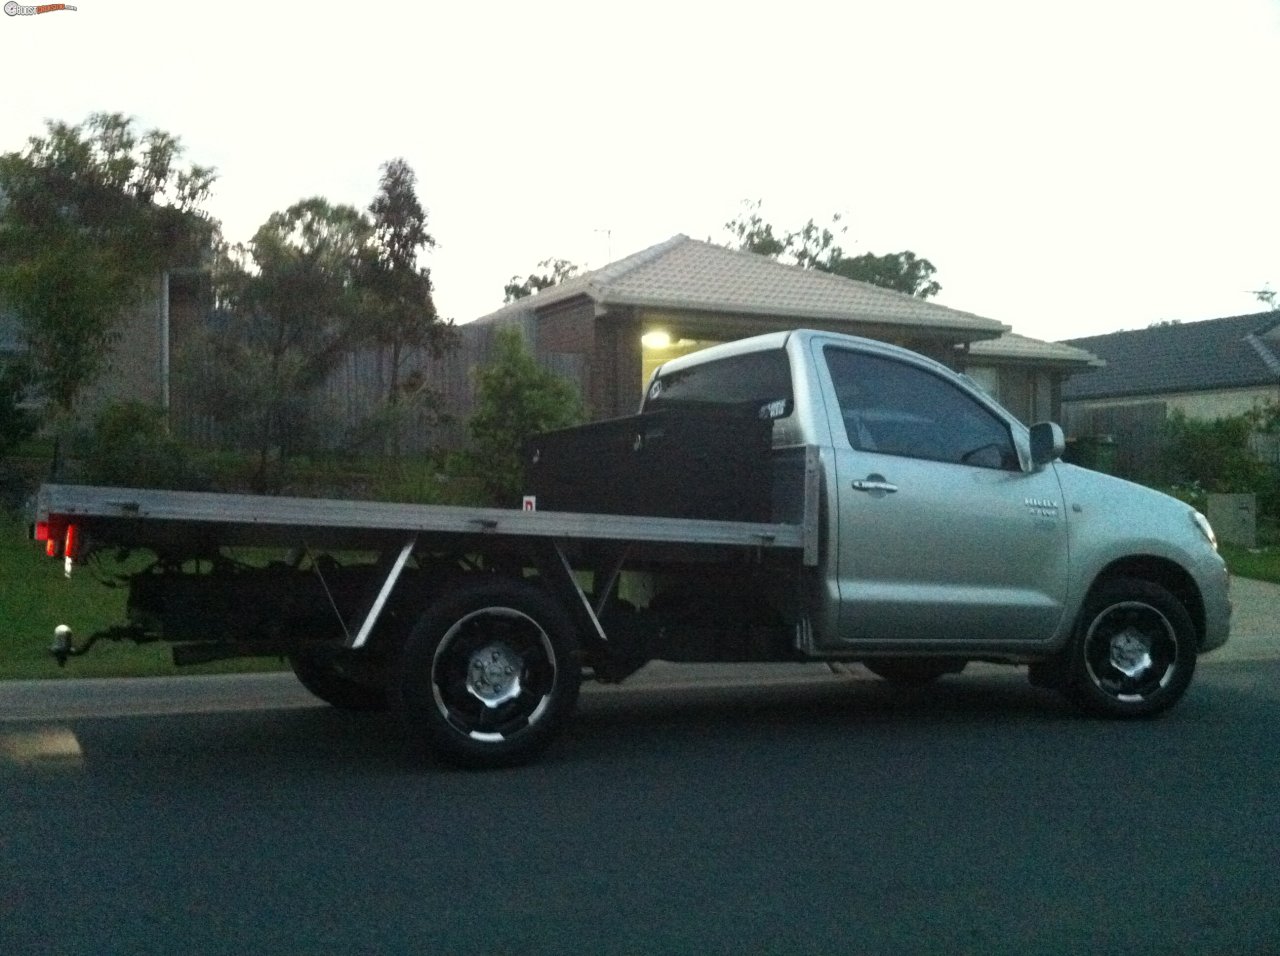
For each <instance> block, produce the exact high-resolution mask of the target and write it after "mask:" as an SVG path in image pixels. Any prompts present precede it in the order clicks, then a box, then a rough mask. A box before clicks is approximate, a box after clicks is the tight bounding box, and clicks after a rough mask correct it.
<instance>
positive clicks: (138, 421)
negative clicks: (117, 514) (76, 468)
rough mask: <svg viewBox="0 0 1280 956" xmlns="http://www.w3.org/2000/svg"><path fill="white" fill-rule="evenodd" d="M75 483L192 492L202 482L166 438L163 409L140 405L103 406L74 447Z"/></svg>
mask: <svg viewBox="0 0 1280 956" xmlns="http://www.w3.org/2000/svg"><path fill="white" fill-rule="evenodd" d="M75 453H76V457H77V458H78V459H79V461H80V473H81V477H82V478H83V479H84V480H85V481H87V482H88V483H90V484H95V485H121V486H127V487H145V488H167V489H171V490H194V489H201V488H204V487H207V485H208V480H207V478H206V477H205V476H204V475H203V473H202V471H201V469H199V468H198V467H197V466H196V463H195V461H194V460H193V458H192V456H191V454H190V452H188V451H187V449H186V448H185V447H184V446H183V445H182V444H181V443H179V442H178V441H176V440H175V439H174V438H173V437H172V436H171V435H170V434H169V432H168V428H167V426H166V421H165V413H164V411H163V409H159V408H155V407H153V406H150V405H143V404H141V403H140V402H118V403H114V404H111V405H108V406H107V407H106V408H104V409H103V410H102V411H101V412H100V413H99V414H98V417H97V418H96V419H95V421H94V424H93V428H92V429H91V430H90V431H89V432H88V433H87V434H81V435H80V436H78V438H77V440H76V442H75Z"/></svg>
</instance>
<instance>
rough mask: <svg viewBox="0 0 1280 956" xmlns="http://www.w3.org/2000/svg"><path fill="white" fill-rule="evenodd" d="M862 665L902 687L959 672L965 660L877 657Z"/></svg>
mask: <svg viewBox="0 0 1280 956" xmlns="http://www.w3.org/2000/svg"><path fill="white" fill-rule="evenodd" d="M862 664H863V666H864V667H866V669H867V670H869V671H871V673H873V674H875V675H876V676H877V677H879V678H880V679H882V680H887V681H889V682H890V683H892V684H899V685H901V686H904V687H919V686H921V685H923V684H931V683H933V682H934V681H936V680H937V679H938V678H939V677H942V676H943V675H944V674H959V673H960V672H961V671H962V670H964V665H965V661H957V660H950V659H945V658H931V657H877V658H872V659H871V660H867V661H863V662H862Z"/></svg>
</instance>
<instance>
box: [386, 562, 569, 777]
mask: <svg viewBox="0 0 1280 956" xmlns="http://www.w3.org/2000/svg"><path fill="white" fill-rule="evenodd" d="M578 658H579V655H578V646H577V640H576V637H575V634H574V629H573V625H572V623H571V622H570V620H569V618H568V616H567V615H566V614H565V612H564V611H563V609H562V608H561V607H560V605H559V604H558V603H557V602H556V601H555V600H554V599H552V598H551V597H550V596H549V595H548V594H547V593H546V592H545V591H543V590H542V589H541V588H539V587H537V586H535V585H533V584H531V583H529V582H527V581H522V580H519V579H486V580H483V581H476V582H468V583H466V584H464V585H463V586H462V587H461V588H459V589H458V590H457V591H455V592H454V593H452V594H450V595H448V596H447V597H445V598H443V599H442V600H440V601H439V602H437V603H436V604H434V605H433V606H432V607H430V608H428V610H427V612H426V613H425V614H424V615H423V616H422V619H421V620H420V621H419V622H418V624H417V626H416V627H415V628H414V630H413V633H412V634H411V635H410V637H409V640H408V643H407V644H406V645H405V649H404V657H403V660H402V666H401V672H400V676H399V685H398V686H399V702H400V705H401V709H402V711H403V714H404V718H405V722H406V725H407V727H408V728H409V731H410V733H411V734H413V735H414V736H415V737H418V738H420V739H422V740H424V741H425V742H426V743H427V744H428V745H429V746H430V747H431V749H432V750H433V751H434V752H435V753H437V754H438V755H439V756H440V757H441V758H443V759H445V760H447V761H449V762H450V763H454V764H457V765H460V766H466V767H500V766H508V765H511V764H515V763H521V762H523V761H526V760H529V759H531V758H532V757H534V756H536V755H538V754H539V753H541V752H542V751H543V750H544V749H545V748H546V746H547V745H548V744H549V743H550V742H551V741H552V739H553V738H554V737H555V735H556V733H557V732H559V731H560V729H561V728H562V727H563V726H564V725H565V723H566V722H567V721H568V719H569V718H570V717H571V716H572V714H573V710H574V707H575V706H576V705H577V702H578V687H579V684H580V683H581V680H582V665H581V661H580V660H579V659H578Z"/></svg>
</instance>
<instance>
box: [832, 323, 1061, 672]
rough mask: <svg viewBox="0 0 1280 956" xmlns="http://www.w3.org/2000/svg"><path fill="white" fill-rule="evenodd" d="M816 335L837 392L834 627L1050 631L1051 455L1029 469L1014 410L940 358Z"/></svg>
mask: <svg viewBox="0 0 1280 956" xmlns="http://www.w3.org/2000/svg"><path fill="white" fill-rule="evenodd" d="M815 347H816V348H821V352H822V355H821V356H815V358H816V359H819V360H820V361H823V362H825V364H826V367H827V369H828V371H829V373H830V382H829V385H830V391H831V393H833V394H829V395H828V399H829V403H828V404H829V406H830V407H831V408H832V409H833V412H832V418H833V420H832V422H831V427H832V434H833V445H834V446H835V459H836V475H837V479H838V482H839V490H838V493H837V499H838V507H839V515H838V521H837V532H836V533H837V535H838V541H837V566H838V567H837V577H838V586H839V594H840V608H841V609H840V634H841V638H842V639H843V640H846V641H851V642H857V643H865V644H870V643H873V642H874V643H876V644H888V643H892V644H899V643H912V644H916V643H918V644H920V645H921V646H924V645H929V646H934V647H945V646H947V645H954V644H958V643H964V642H972V643H980V644H1000V643H1004V642H1011V641H1043V640H1046V639H1048V638H1049V637H1050V636H1052V634H1053V633H1054V631H1055V630H1056V628H1057V626H1058V621H1059V619H1060V618H1061V616H1062V606H1063V601H1064V599H1065V592H1066V580H1067V557H1068V556H1067V537H1066V515H1065V513H1064V507H1063V498H1062V490H1061V487H1060V486H1059V483H1058V478H1057V474H1056V472H1055V471H1054V468H1053V467H1052V466H1049V467H1046V468H1043V469H1040V470H1038V471H1034V472H1027V471H1024V470H1023V467H1022V463H1021V461H1020V459H1019V455H1018V451H1017V446H1016V445H1015V442H1014V439H1013V432H1012V427H1011V425H1010V423H1009V421H1008V420H1006V419H1005V418H1004V417H1003V416H1001V415H1000V414H998V413H997V412H996V411H995V410H994V409H993V408H991V407H989V406H988V405H986V404H985V403H983V402H982V401H981V400H980V399H979V398H978V397H977V396H976V395H975V394H973V393H971V392H969V391H968V390H966V389H965V388H963V387H962V386H961V385H960V384H959V383H958V382H957V381H954V380H952V379H951V378H949V377H948V376H946V375H945V374H943V373H942V372H940V371H939V370H937V369H936V368H933V367H930V366H928V365H925V364H923V363H920V364H917V363H915V362H912V361H910V360H909V359H905V358H901V357H898V356H894V355H888V354H884V353H874V352H872V351H870V350H868V351H859V350H857V349H853V348H847V347H840V346H836V345H826V346H825V347H821V346H815ZM837 418H838V421H837V420H835V419H837Z"/></svg>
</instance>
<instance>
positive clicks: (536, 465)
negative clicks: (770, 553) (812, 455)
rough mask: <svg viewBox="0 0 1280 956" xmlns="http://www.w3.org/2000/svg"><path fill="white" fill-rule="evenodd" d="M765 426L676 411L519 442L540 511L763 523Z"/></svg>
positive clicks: (708, 411)
mask: <svg viewBox="0 0 1280 956" xmlns="http://www.w3.org/2000/svg"><path fill="white" fill-rule="evenodd" d="M772 425H773V423H772V422H771V421H769V420H767V419H762V418H760V417H759V415H750V414H745V413H742V412H739V411H737V410H734V409H726V408H717V407H708V408H705V409H697V408H679V409H664V410H661V411H656V412H647V413H644V414H641V415H631V416H628V417H626V418H613V419H609V420H607V421H602V422H592V423H591V424H589V425H580V426H578V427H576V428H564V429H560V430H558V431H552V432H544V433H543V434H541V435H537V436H535V437H534V438H532V439H530V440H529V441H528V442H526V443H525V446H524V465H525V488H526V492H525V493H526V494H530V495H534V496H536V498H537V507H538V510H539V511H577V512H584V513H587V514H616V515H655V516H659V517H668V518H705V519H712V520H722V521H769V520H771V517H770V511H771V506H772V501H771V498H772V492H771V484H772V481H771V469H770V447H771V443H772Z"/></svg>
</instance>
